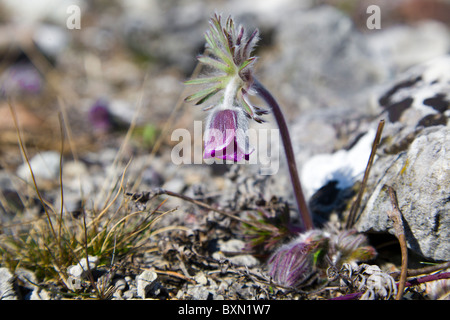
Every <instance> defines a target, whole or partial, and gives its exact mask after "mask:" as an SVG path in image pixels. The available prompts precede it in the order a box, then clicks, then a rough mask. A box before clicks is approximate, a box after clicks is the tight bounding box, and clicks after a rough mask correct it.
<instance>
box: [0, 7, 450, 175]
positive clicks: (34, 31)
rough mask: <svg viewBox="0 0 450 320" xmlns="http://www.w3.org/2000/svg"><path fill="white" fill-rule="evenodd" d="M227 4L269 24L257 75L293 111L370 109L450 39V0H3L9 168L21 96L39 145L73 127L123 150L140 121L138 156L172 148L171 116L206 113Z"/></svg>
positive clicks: (180, 118)
mask: <svg viewBox="0 0 450 320" xmlns="http://www.w3.org/2000/svg"><path fill="white" fill-rule="evenodd" d="M374 4H375V5H377V6H378V7H379V8H380V13H381V20H380V28H379V29H369V28H368V27H367V20H368V18H369V17H370V16H371V13H368V12H367V8H368V7H369V6H370V5H374ZM74 8H75V9H74ZM77 8H79V17H77V10H76V9H77ZM215 12H218V13H222V14H224V15H228V14H232V15H233V16H234V17H235V19H236V21H238V22H239V23H242V24H244V25H246V26H247V27H248V29H250V31H251V30H252V29H253V28H259V29H260V34H261V41H260V43H259V46H258V49H257V53H256V54H257V55H258V56H260V61H259V63H258V64H257V69H256V72H257V75H258V76H259V78H260V80H261V81H262V82H263V83H265V85H266V86H267V87H268V88H269V90H271V91H272V93H273V94H274V96H275V97H277V98H278V99H279V100H280V102H281V104H282V105H283V107H284V108H285V111H286V113H287V115H288V117H289V119H295V118H296V117H298V116H299V115H301V114H306V113H308V112H312V111H314V110H327V109H334V110H340V112H343V113H345V114H347V115H348V114H349V110H355V112H356V113H358V112H359V111H358V110H363V111H361V112H365V113H367V112H369V113H370V112H371V109H370V108H371V106H370V103H369V102H368V101H369V100H370V99H369V98H370V94H371V93H370V92H368V89H370V90H373V88H374V87H376V86H377V85H382V84H383V83H386V82H387V81H389V80H391V79H393V78H395V75H396V74H398V73H399V72H401V71H403V70H406V69H407V68H409V67H411V66H413V65H415V64H417V63H421V62H423V61H426V60H428V59H431V58H433V57H435V56H440V55H442V54H446V53H448V52H449V48H450V40H449V39H450V37H449V23H450V2H449V1H446V0H396V1H390V0H378V1H365V0H364V1H353V0H323V1H314V0H301V1H300V0H261V1H253V0H229V1H219V0H213V1H209V0H208V1H206V0H190V1H180V0H164V1H158V0H148V1H145V0H132V1H117V0H116V1H83V0H68V1H66V0H40V1H33V0H20V1H16V0H2V1H1V2H0V86H1V96H0V159H1V162H0V167H3V168H10V169H13V168H15V167H16V166H17V165H19V164H20V163H21V162H22V158H21V156H20V153H19V149H18V146H17V133H16V128H15V126H14V122H13V121H12V117H11V111H10V107H9V105H10V104H12V105H13V107H14V110H15V113H16V115H17V118H18V120H19V126H20V130H21V132H22V135H23V139H24V141H25V143H26V145H27V148H28V149H29V152H31V153H33V152H35V151H43V150H59V149H60V148H61V126H63V127H64V128H66V130H67V133H66V134H67V135H68V137H66V138H69V139H68V141H69V142H68V143H65V145H64V146H63V148H64V152H65V154H69V155H70V154H72V155H73V153H74V152H76V153H77V154H79V155H82V154H89V153H91V154H92V153H96V152H97V153H98V152H99V150H100V148H101V149H102V150H107V148H113V149H114V148H118V147H119V146H120V143H121V141H122V139H123V137H124V136H125V133H126V132H127V130H128V128H129V126H130V124H132V123H133V124H135V126H136V127H135V129H134V130H133V135H132V139H131V141H132V143H131V147H130V148H131V149H129V150H127V152H129V153H130V154H135V153H142V154H145V153H149V152H151V151H152V150H153V151H154V152H155V153H156V151H157V152H162V151H161V150H163V148H164V146H166V145H167V146H169V147H170V143H171V142H170V135H166V136H165V137H163V141H162V142H163V143H162V144H160V145H159V146H158V150H154V146H155V142H156V141H157V138H158V137H159V136H160V133H161V132H163V131H164V128H166V129H167V128H168V127H167V124H169V128H176V127H186V128H188V129H192V123H193V120H202V119H203V117H204V115H203V114H202V112H201V110H200V109H199V108H198V107H195V106H191V105H184V104H182V103H181V102H180V101H182V99H183V98H184V97H185V96H187V95H188V92H187V91H186V88H185V87H184V85H183V81H185V80H187V79H188V78H189V77H190V76H191V74H192V72H193V71H194V69H195V66H196V59H195V58H196V55H197V54H199V53H201V52H202V50H203V47H204V38H203V34H204V31H205V30H206V29H207V27H208V19H209V17H210V16H211V15H212V14H213V13H215ZM77 18H79V26H76V22H77ZM74 23H75V24H74ZM78 27H79V28H78ZM8 101H10V103H8ZM372 107H373V106H372ZM336 112H337V111H336ZM169 121H170V123H168V122H169ZM165 126H166V127H165ZM167 132H170V131H166V133H167ZM102 157H107V152H106V151H102Z"/></svg>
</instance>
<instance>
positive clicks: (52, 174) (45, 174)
mask: <svg viewBox="0 0 450 320" xmlns="http://www.w3.org/2000/svg"><path fill="white" fill-rule="evenodd" d="M30 166H31V169H32V171H33V175H34V177H35V179H36V180H37V182H38V183H39V181H40V180H56V179H57V178H58V177H59V171H60V170H59V169H60V154H59V152H56V151H44V152H40V153H39V154H37V155H35V156H34V157H33V158H31V160H30ZM17 175H18V176H19V177H20V178H22V179H24V180H26V181H31V173H30V169H29V167H28V164H27V163H24V164H22V165H20V166H19V168H18V169H17Z"/></svg>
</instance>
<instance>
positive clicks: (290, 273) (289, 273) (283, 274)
mask: <svg viewBox="0 0 450 320" xmlns="http://www.w3.org/2000/svg"><path fill="white" fill-rule="evenodd" d="M325 241H326V236H325V235H324V234H323V232H322V231H320V230H312V231H309V232H307V233H305V234H300V235H299V236H298V237H297V238H296V239H294V240H293V241H291V242H290V243H288V244H285V245H283V246H281V247H280V248H279V249H278V250H276V251H275V253H274V254H273V255H272V256H271V257H270V259H269V261H268V266H269V275H270V276H271V277H272V279H273V280H274V281H275V282H276V283H278V284H280V285H283V286H286V287H298V286H300V285H301V284H302V283H303V282H304V281H305V280H306V279H307V278H308V277H309V276H310V275H311V274H312V272H313V271H314V255H315V254H316V253H317V252H318V251H319V250H321V249H322V244H323V243H324V242H325Z"/></svg>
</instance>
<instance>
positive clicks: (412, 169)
mask: <svg viewBox="0 0 450 320" xmlns="http://www.w3.org/2000/svg"><path fill="white" fill-rule="evenodd" d="M449 74H450V56H444V57H441V58H439V59H435V60H432V61H430V62H427V63H425V64H422V65H419V66H417V67H415V68H413V69H411V70H409V71H408V72H406V73H405V74H403V75H402V76H401V77H400V78H399V80H398V81H397V82H395V83H394V84H393V85H392V86H391V87H390V88H389V90H387V91H386V92H385V93H384V94H383V95H382V96H381V97H380V99H379V103H380V105H381V106H382V107H383V108H385V111H386V113H385V114H384V115H383V117H385V118H386V117H387V119H386V121H387V123H386V127H385V130H384V134H383V137H384V138H383V141H382V143H381V145H380V147H379V153H378V154H379V158H378V159H377V160H376V162H375V163H374V165H373V168H372V170H371V176H370V179H369V183H368V187H367V189H366V195H367V196H366V198H365V200H364V201H363V211H362V213H361V216H360V217H359V219H358V221H357V223H356V227H357V229H358V230H359V231H364V232H365V231H374V232H390V233H394V231H393V227H392V222H391V221H390V219H389V218H388V216H387V211H389V210H392V205H391V202H390V198H389V195H388V194H387V191H386V187H385V186H386V185H389V186H392V187H393V188H394V189H395V190H396V193H397V197H398V202H399V207H400V210H401V212H402V214H403V218H404V225H405V233H406V239H407V243H408V246H409V248H410V249H412V250H413V251H415V252H417V253H419V254H420V255H422V256H424V257H426V258H430V259H434V260H449V259H450V231H449V230H450V214H449V212H450V170H449V169H450V168H449V163H450V154H449V151H450V139H449V132H450V130H449V129H450V124H449V122H448V117H449V116H450V111H449V101H450V85H449V83H450V82H449Z"/></svg>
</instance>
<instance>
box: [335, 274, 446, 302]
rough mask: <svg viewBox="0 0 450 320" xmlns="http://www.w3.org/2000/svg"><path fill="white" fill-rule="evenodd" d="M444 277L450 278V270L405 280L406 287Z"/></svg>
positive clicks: (352, 295)
mask: <svg viewBox="0 0 450 320" xmlns="http://www.w3.org/2000/svg"><path fill="white" fill-rule="evenodd" d="M442 279H450V272H443V273H437V274H431V275H427V276H423V277H420V278H415V279H411V280H408V281H406V282H405V287H413V286H417V285H419V284H422V283H426V282H430V281H436V280H442ZM397 285H398V284H397ZM363 294H364V292H355V293H349V294H346V295H344V296H340V297H336V298H332V299H330V300H354V299H358V298H360V297H361V296H362V295H363Z"/></svg>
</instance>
